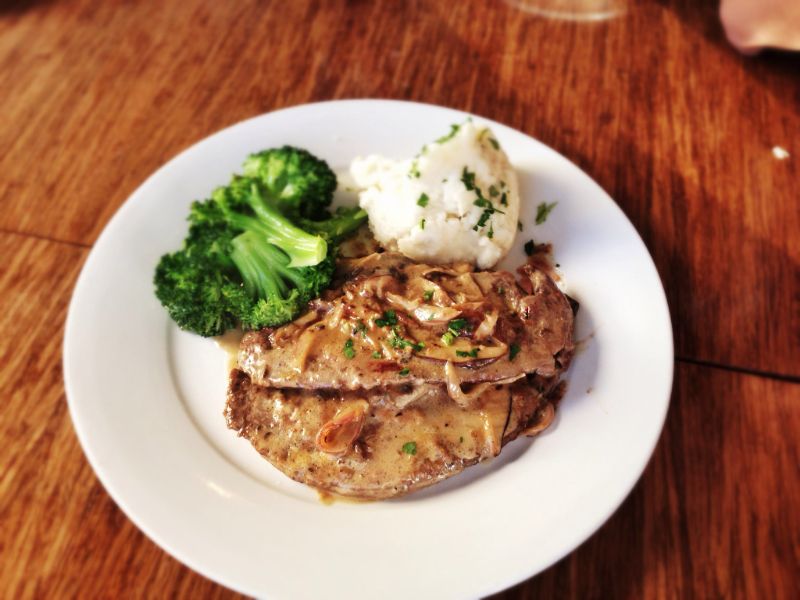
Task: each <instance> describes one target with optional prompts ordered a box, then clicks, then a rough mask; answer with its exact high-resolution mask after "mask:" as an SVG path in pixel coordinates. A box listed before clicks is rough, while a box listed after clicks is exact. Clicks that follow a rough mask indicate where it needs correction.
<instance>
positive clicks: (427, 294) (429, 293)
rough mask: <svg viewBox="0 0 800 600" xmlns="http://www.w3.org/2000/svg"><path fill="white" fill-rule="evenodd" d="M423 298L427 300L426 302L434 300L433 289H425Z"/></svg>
mask: <svg viewBox="0 0 800 600" xmlns="http://www.w3.org/2000/svg"><path fill="white" fill-rule="evenodd" d="M422 299H423V300H425V302H430V301H431V300H433V290H425V291H424V292H422Z"/></svg>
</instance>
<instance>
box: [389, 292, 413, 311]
mask: <svg viewBox="0 0 800 600" xmlns="http://www.w3.org/2000/svg"><path fill="white" fill-rule="evenodd" d="M386 299H387V300H388V301H389V302H391V303H392V304H395V305H397V306H399V307H400V308H402V309H403V310H405V311H406V312H414V310H415V309H416V308H417V306H419V304H420V301H419V300H409V299H408V298H406V297H405V296H401V295H400V294H394V293H392V292H386Z"/></svg>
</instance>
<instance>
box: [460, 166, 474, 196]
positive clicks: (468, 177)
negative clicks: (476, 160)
mask: <svg viewBox="0 0 800 600" xmlns="http://www.w3.org/2000/svg"><path fill="white" fill-rule="evenodd" d="M461 183H463V184H464V187H465V188H467V189H468V190H470V191H472V190H474V189H475V173H472V172H471V171H470V170H469V169H467V167H464V170H463V171H461Z"/></svg>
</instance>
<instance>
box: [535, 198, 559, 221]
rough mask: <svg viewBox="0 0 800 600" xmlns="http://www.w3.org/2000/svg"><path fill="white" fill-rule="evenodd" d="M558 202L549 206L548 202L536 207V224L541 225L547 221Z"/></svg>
mask: <svg viewBox="0 0 800 600" xmlns="http://www.w3.org/2000/svg"><path fill="white" fill-rule="evenodd" d="M556 204H558V202H552V203H550V204H548V203H547V202H542V203H540V204H539V206H537V207H536V224H537V225H541V224H542V223H544V222H545V221H546V220H547V216H548V215H549V214H550V211H551V210H553V209H554V208H555V207H556Z"/></svg>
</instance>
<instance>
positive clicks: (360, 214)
mask: <svg viewBox="0 0 800 600" xmlns="http://www.w3.org/2000/svg"><path fill="white" fill-rule="evenodd" d="M366 220H367V213H366V211H364V210H363V209H360V208H358V207H357V206H356V207H348V208H345V207H343V206H340V207H339V208H338V209H337V210H336V214H335V215H334V216H333V217H331V218H330V219H325V220H324V221H312V220H311V219H300V221H299V224H300V225H301V226H302V228H303V229H305V230H306V231H311V232H313V233H316V234H318V235H321V236H322V237H324V238H325V239H326V240H328V242H332V243H336V242H339V241H341V240H342V239H344V238H346V237H347V236H348V235H350V234H351V233H353V232H354V231H355V230H356V229H358V228H359V227H360V226H361V224H362V223H364V221H366Z"/></svg>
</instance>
